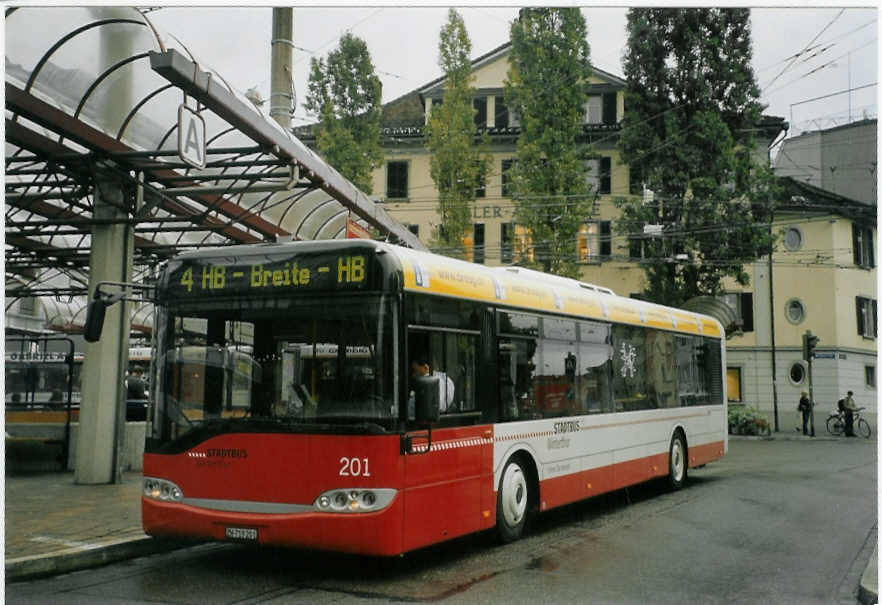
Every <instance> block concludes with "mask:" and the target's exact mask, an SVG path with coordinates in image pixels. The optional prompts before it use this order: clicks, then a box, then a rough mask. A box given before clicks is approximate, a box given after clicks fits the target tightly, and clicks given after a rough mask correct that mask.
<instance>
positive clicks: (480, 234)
mask: <svg viewBox="0 0 882 605" xmlns="http://www.w3.org/2000/svg"><path fill="white" fill-rule="evenodd" d="M472 242H473V245H474V262H476V263H478V264H481V265H483V264H484V223H475V224H474V236H473V238H472Z"/></svg>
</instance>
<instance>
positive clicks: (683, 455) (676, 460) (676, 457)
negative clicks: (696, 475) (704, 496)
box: [668, 431, 689, 489]
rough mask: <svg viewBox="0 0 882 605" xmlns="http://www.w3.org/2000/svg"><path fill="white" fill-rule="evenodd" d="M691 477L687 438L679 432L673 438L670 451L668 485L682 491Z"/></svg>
mask: <svg viewBox="0 0 882 605" xmlns="http://www.w3.org/2000/svg"><path fill="white" fill-rule="evenodd" d="M688 477H689V458H688V457H687V451H686V438H685V437H683V433H681V432H680V431H677V432H676V433H674V436H673V437H671V447H670V449H669V450H668V485H670V486H671V489H680V488H681V487H683V486H684V485H685V484H686V479H687V478H688Z"/></svg>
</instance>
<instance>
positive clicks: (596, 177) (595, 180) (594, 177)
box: [586, 157, 612, 194]
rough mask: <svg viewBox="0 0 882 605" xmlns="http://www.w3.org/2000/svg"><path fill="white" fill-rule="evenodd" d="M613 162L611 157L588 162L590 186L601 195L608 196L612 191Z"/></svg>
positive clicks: (587, 169) (587, 170)
mask: <svg viewBox="0 0 882 605" xmlns="http://www.w3.org/2000/svg"><path fill="white" fill-rule="evenodd" d="M611 168H612V161H611V159H610V158H609V157H603V158H596V159H593V160H588V162H587V164H586V172H587V177H588V186H589V187H590V188H591V190H592V191H594V192H596V193H599V194H608V193H610V192H611V191H612V178H611V176H612V171H611Z"/></svg>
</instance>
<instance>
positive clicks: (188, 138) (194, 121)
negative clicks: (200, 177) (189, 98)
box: [178, 105, 205, 168]
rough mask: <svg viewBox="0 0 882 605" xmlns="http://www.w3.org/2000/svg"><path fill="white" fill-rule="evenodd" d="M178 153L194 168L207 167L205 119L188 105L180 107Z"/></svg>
mask: <svg viewBox="0 0 882 605" xmlns="http://www.w3.org/2000/svg"><path fill="white" fill-rule="evenodd" d="M178 155H179V156H181V160H182V161H183V162H185V163H186V164H189V165H190V166H193V167H194V168H205V121H204V120H203V119H202V116H200V115H199V114H198V113H196V112H195V111H194V110H193V109H191V108H189V107H187V106H186V105H181V106H180V107H178Z"/></svg>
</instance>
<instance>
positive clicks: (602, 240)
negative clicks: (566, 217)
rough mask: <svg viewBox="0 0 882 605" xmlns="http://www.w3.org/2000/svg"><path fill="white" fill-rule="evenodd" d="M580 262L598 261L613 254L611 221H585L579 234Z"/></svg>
mask: <svg viewBox="0 0 882 605" xmlns="http://www.w3.org/2000/svg"><path fill="white" fill-rule="evenodd" d="M577 237H578V240H577V246H576V247H577V250H578V254H579V262H582V263H592V262H594V263H596V262H599V261H601V260H602V259H604V258H609V257H610V255H611V254H612V242H611V238H610V221H595V222H591V223H585V224H584V225H582V226H581V227H580V228H579V235H578V236H577Z"/></svg>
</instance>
